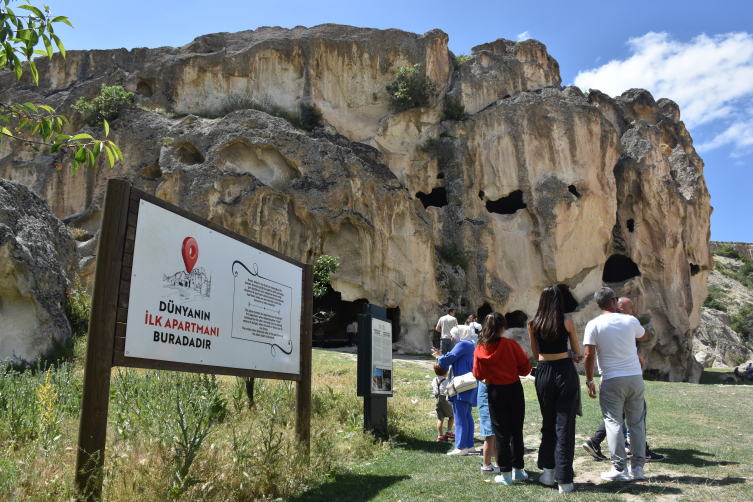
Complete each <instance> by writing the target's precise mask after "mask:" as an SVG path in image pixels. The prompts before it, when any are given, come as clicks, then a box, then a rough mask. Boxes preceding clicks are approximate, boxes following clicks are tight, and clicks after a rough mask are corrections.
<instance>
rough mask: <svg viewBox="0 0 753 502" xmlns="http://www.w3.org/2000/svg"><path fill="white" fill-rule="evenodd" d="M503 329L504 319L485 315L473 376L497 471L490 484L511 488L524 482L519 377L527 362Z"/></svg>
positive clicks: (495, 314)
mask: <svg viewBox="0 0 753 502" xmlns="http://www.w3.org/2000/svg"><path fill="white" fill-rule="evenodd" d="M505 327H506V323H505V316H503V315H502V314H500V313H499V312H493V313H491V314H489V315H488V316H486V319H485V320H484V329H483V330H482V331H481V335H479V338H478V346H477V347H476V350H475V353H474V356H475V357H474V362H473V376H475V377H476V379H477V380H479V381H480V383H481V384H484V385H485V386H486V390H487V395H488V404H489V417H490V419H491V425H492V429H493V430H494V436H495V443H496V447H497V465H498V466H499V471H500V474H499V476H496V477H495V478H494V481H496V482H497V483H501V484H504V485H511V484H512V483H513V482H514V481H519V480H525V479H528V474H526V471H525V469H524V468H523V455H524V454H525V449H524V447H523V421H524V420H525V415H526V402H525V398H524V397H523V385H522V384H521V383H520V377H521V376H525V375H528V374H529V373H531V362H530V361H529V360H528V356H527V355H526V353H525V351H523V349H522V348H521V347H520V345H519V344H518V342H516V341H515V340H510V339H509V338H505V337H503V336H502V334H503V333H504V332H505ZM480 414H481V408H480V407H479V415H480ZM481 423H482V424H483V420H482V422H481ZM482 434H483V432H482ZM484 453H486V451H485V452H484ZM492 472H493V470H492Z"/></svg>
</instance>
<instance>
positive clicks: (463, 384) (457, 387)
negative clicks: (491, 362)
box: [445, 368, 478, 397]
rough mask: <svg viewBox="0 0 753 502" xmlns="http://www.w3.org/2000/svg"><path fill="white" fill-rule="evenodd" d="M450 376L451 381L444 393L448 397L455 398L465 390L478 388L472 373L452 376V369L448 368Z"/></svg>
mask: <svg viewBox="0 0 753 502" xmlns="http://www.w3.org/2000/svg"><path fill="white" fill-rule="evenodd" d="M450 375H451V376H450V379H451V380H452V381H451V382H450V383H448V384H447V390H445V393H446V394H447V396H448V397H455V396H456V395H458V394H459V393H461V392H465V391H467V390H471V389H475V388H476V387H478V382H477V381H476V377H475V376H473V372H472V371H471V372H468V373H466V374H465V375H460V376H452V375H453V368H450Z"/></svg>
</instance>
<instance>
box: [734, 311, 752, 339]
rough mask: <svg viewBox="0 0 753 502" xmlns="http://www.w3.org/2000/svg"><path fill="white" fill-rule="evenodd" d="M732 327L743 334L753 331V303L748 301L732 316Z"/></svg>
mask: <svg viewBox="0 0 753 502" xmlns="http://www.w3.org/2000/svg"><path fill="white" fill-rule="evenodd" d="M730 327H731V328H732V329H733V330H734V331H735V332H736V333H738V334H739V335H741V336H747V335H750V334H751V333H753V303H746V304H745V305H743V306H742V307H741V308H740V310H739V311H738V312H737V314H734V315H733V316H732V325H731V326H730Z"/></svg>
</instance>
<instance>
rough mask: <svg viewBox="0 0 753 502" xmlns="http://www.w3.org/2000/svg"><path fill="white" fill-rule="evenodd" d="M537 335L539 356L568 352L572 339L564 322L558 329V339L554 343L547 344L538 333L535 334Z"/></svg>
mask: <svg viewBox="0 0 753 502" xmlns="http://www.w3.org/2000/svg"><path fill="white" fill-rule="evenodd" d="M535 335H536V346H537V347H538V348H539V354H562V353H563V352H567V341H568V340H569V339H570V333H568V332H567V328H566V327H565V322H564V320H563V321H562V324H560V325H559V326H558V327H557V339H556V340H554V341H553V342H547V341H546V340H544V339H543V338H541V336H540V335H539V334H538V333H535Z"/></svg>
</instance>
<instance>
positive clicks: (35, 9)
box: [18, 5, 72, 28]
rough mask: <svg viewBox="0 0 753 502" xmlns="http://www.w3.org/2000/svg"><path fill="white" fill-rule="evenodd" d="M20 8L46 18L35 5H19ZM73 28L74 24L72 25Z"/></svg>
mask: <svg viewBox="0 0 753 502" xmlns="http://www.w3.org/2000/svg"><path fill="white" fill-rule="evenodd" d="M18 8H19V9H26V10H28V11H31V12H33V13H34V15H35V16H37V17H38V18H39V19H44V14H42V11H41V10H39V9H37V8H36V7H34V6H33V5H19V6H18ZM71 28H72V26H71Z"/></svg>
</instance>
